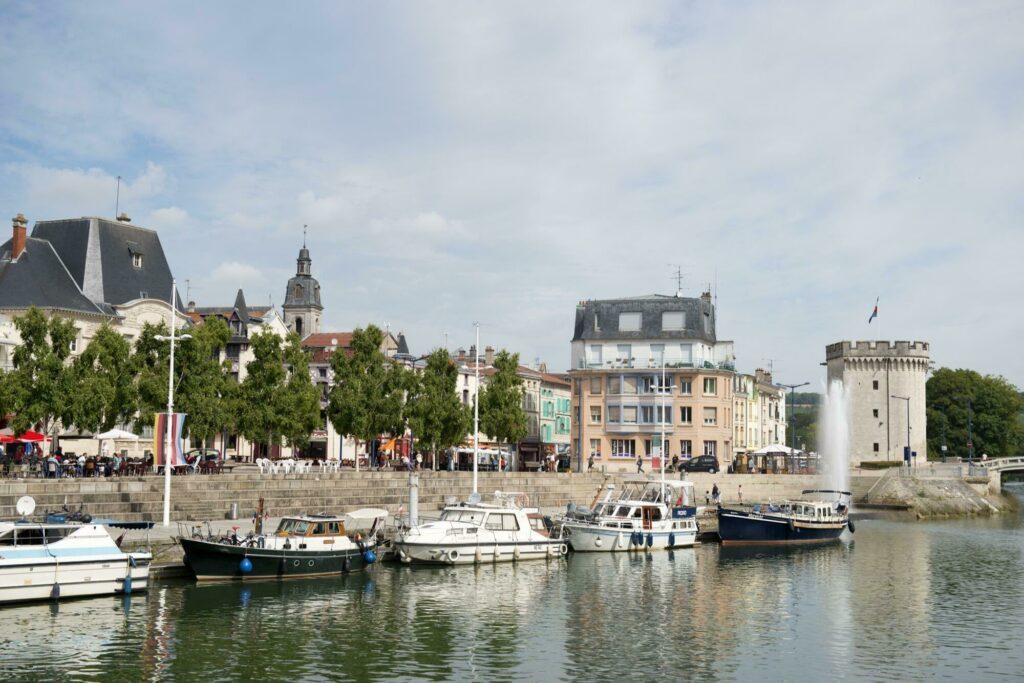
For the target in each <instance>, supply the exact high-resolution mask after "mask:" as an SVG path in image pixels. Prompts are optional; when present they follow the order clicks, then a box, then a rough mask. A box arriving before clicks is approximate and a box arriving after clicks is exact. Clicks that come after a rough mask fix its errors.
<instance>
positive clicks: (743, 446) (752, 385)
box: [733, 368, 787, 470]
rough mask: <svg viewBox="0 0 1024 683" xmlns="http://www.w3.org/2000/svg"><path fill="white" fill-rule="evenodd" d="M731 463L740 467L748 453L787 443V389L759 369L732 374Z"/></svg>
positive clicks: (770, 375)
mask: <svg viewBox="0 0 1024 683" xmlns="http://www.w3.org/2000/svg"><path fill="white" fill-rule="evenodd" d="M733 416H734V421H733V465H734V467H735V468H736V469H737V470H743V468H744V465H745V463H746V458H747V455H748V454H750V453H753V452H754V451H756V450H759V449H761V448H764V447H766V446H772V445H775V444H783V445H786V443H787V442H786V438H787V437H786V434H787V432H786V428H787V422H786V389H785V387H780V386H778V385H776V384H774V383H773V382H772V374H771V373H770V372H767V371H765V370H762V369H760V368H758V369H757V370H755V371H754V374H753V375H747V374H740V373H737V374H736V375H734V376H733Z"/></svg>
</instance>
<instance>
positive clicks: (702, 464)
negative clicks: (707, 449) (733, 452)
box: [679, 455, 722, 474]
mask: <svg viewBox="0 0 1024 683" xmlns="http://www.w3.org/2000/svg"><path fill="white" fill-rule="evenodd" d="M721 469H722V468H721V467H720V466H719V464H718V458H716V457H715V456H713V455H698V456H697V457H696V458H690V459H689V460H684V461H683V462H682V463H680V465H679V471H680V472H710V473H711V474H714V473H716V472H718V471H719V470H721Z"/></svg>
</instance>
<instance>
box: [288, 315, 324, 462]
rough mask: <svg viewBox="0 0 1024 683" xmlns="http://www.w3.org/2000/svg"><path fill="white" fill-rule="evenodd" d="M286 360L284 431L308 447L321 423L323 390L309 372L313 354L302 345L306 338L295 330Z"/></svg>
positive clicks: (290, 440)
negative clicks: (310, 354) (307, 351)
mask: <svg viewBox="0 0 1024 683" xmlns="http://www.w3.org/2000/svg"><path fill="white" fill-rule="evenodd" d="M283 360H284V364H285V366H286V367H287V369H288V380H287V381H286V382H285V385H284V390H283V392H282V393H281V395H280V398H279V400H278V406H279V407H280V413H281V418H282V424H281V432H282V433H283V434H284V437H285V438H286V439H287V440H288V443H289V444H290V445H292V446H294V447H297V448H305V447H306V445H307V444H309V435H310V433H311V432H312V431H313V430H314V429H318V428H319V427H320V426H321V423H320V391H319V389H317V387H316V385H315V384H313V380H312V378H311V377H310V376H309V356H308V355H306V352H305V351H304V350H303V349H302V340H300V339H299V335H297V334H295V333H294V332H293V333H291V334H290V335H288V345H287V346H285V347H284V349H283Z"/></svg>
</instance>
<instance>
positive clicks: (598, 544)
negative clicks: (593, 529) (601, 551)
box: [594, 538, 602, 548]
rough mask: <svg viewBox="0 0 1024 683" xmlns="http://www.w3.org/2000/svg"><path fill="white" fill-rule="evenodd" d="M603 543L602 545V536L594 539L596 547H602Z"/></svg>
mask: <svg viewBox="0 0 1024 683" xmlns="http://www.w3.org/2000/svg"><path fill="white" fill-rule="evenodd" d="M601 545H602V544H601V539H600V538H595V539H594V547H595V548H600V547H601Z"/></svg>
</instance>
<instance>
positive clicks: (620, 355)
mask: <svg viewBox="0 0 1024 683" xmlns="http://www.w3.org/2000/svg"><path fill="white" fill-rule="evenodd" d="M632 357H633V346H632V344H616V345H615V359H616V360H617V361H619V362H620V363H628V362H629V360H630V359H631V358H632Z"/></svg>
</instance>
